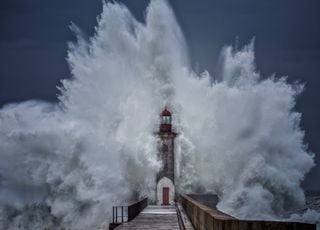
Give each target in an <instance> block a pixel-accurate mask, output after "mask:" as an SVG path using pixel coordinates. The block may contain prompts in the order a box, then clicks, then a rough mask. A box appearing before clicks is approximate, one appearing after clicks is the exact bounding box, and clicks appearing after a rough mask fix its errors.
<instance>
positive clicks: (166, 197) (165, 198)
mask: <svg viewBox="0 0 320 230" xmlns="http://www.w3.org/2000/svg"><path fill="white" fill-rule="evenodd" d="M162 191H163V192H162V194H163V195H162V196H163V197H162V202H163V205H168V204H169V188H168V187H164V188H163V190H162Z"/></svg>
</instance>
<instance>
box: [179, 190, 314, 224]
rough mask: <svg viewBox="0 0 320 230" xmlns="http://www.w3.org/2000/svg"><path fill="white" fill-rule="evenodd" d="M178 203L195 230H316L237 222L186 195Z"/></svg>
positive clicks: (250, 221) (273, 222)
mask: <svg viewBox="0 0 320 230" xmlns="http://www.w3.org/2000/svg"><path fill="white" fill-rule="evenodd" d="M179 202H180V203H181V205H182V207H183V208H184V210H185V211H186V213H187V215H188V217H189V219H190V221H191V222H192V224H193V226H194V228H195V229H200V230H202V229H206V230H216V229H219V230H244V229H245V230H254V229H259V230H270V229H275V230H276V229H286V230H298V229H299V230H300V229H301V230H316V225H315V224H306V223H297V222H286V221H262V220H260V221H259V220H239V219H236V218H234V217H232V216H229V215H227V214H226V213H223V212H221V211H219V210H217V209H213V208H210V207H208V206H205V205H203V204H200V203H199V202H197V201H195V200H193V199H192V198H191V197H189V196H187V195H181V194H180V196H179Z"/></svg>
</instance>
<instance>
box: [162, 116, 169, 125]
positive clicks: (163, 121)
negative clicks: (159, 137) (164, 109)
mask: <svg viewBox="0 0 320 230" xmlns="http://www.w3.org/2000/svg"><path fill="white" fill-rule="evenodd" d="M162 124H171V117H170V116H163V117H162Z"/></svg>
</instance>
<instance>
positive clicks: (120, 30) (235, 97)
mask: <svg viewBox="0 0 320 230" xmlns="http://www.w3.org/2000/svg"><path fill="white" fill-rule="evenodd" d="M71 28H72V30H73V31H75V33H76V34H77V38H78V40H77V42H76V43H70V44H69V51H68V57H67V61H68V63H69V65H70V72H71V79H69V80H64V81H63V84H62V87H61V89H60V90H61V94H60V96H59V103H57V104H50V103H46V102H41V101H28V102H23V103H18V104H11V105H5V106H4V107H3V108H2V109H1V110H0V127H1V128H0V158H1V160H0V188H1V190H0V204H1V206H2V207H3V208H2V210H1V213H2V214H1V218H0V227H1V228H4V229H6V228H8V229H10V228H11V229H15V228H16V227H17V226H20V227H22V228H32V229H42V228H43V226H48V227H51V228H56V227H57V226H59V225H60V226H67V227H70V228H71V229H95V228H99V227H100V226H102V225H106V224H107V223H108V222H109V221H110V220H111V214H112V213H111V211H112V205H117V204H126V203H128V202H130V201H132V200H134V199H137V198H139V197H143V196H148V197H149V198H150V200H153V199H154V196H155V176H156V173H157V171H158V170H159V168H160V167H161V163H160V162H159V161H158V159H157V149H156V142H157V140H156V137H155V135H154V132H155V130H156V129H157V125H158V124H159V120H158V119H159V117H158V116H159V113H160V111H161V109H163V107H164V106H165V105H168V106H170V108H172V110H173V116H174V126H175V129H176V131H177V132H178V133H179V136H178V139H177V142H176V157H177V160H176V164H177V165H176V171H177V172H176V175H177V178H176V183H177V189H178V190H179V191H181V192H195V191H204V192H216V193H217V194H218V195H219V197H220V199H221V202H220V203H219V205H218V207H219V208H220V209H222V210H224V211H226V212H228V213H230V214H232V215H235V216H237V217H241V218H260V219H261V218H263V219H270V218H277V219H279V218H282V217H283V216H284V214H285V211H287V210H288V209H291V208H294V207H299V206H301V205H302V204H303V203H304V199H305V198H304V194H303V190H302V189H301V187H300V183H301V181H302V180H303V178H304V176H305V174H306V173H307V172H308V171H309V170H310V169H311V167H312V166H313V165H314V162H313V154H312V153H310V152H309V151H308V150H307V147H306V145H305V144H304V142H303V138H304V132H303V130H302V129H301V127H300V119H301V115H300V114H299V113H297V112H295V111H294V106H295V99H296V97H297V96H298V95H299V94H300V93H301V91H302V88H303V87H302V86H301V85H298V84H294V85H290V84H288V83H287V82H286V79H285V78H275V77H269V78H264V79H262V77H261V76H260V74H259V73H258V71H257V70H256V67H255V63H254V48H253V47H254V42H253V41H252V42H251V43H250V44H249V45H247V46H245V47H244V48H242V49H240V50H234V48H232V47H231V46H226V47H225V48H223V51H222V53H221V66H218V67H217V68H219V69H220V70H221V71H219V72H220V75H219V76H215V77H214V79H219V80H218V81H215V80H213V77H212V76H210V74H209V73H208V72H206V71H205V72H204V73H202V74H200V75H197V74H196V73H195V72H193V71H192V69H191V67H190V65H189V58H188V52H187V47H186V44H185V40H184V37H183V35H182V32H181V29H180V27H179V25H178V23H177V22H176V19H175V16H174V13H173V11H172V9H171V8H170V7H169V5H168V3H167V2H166V1H163V0H154V1H151V2H150V4H149V6H148V8H147V10H146V17H145V22H138V21H137V20H136V19H135V18H134V17H133V16H132V14H131V13H130V12H129V10H128V9H127V8H126V7H125V6H124V5H121V4H118V3H111V2H108V3H104V5H103V12H102V13H101V15H100V17H99V19H98V25H97V27H96V31H95V35H94V36H93V37H92V38H90V39H89V40H85V39H84V38H82V36H81V33H80V31H81V30H80V29H79V28H77V26H76V25H74V24H73V25H72V26H71ZM30 213H36V214H35V215H30Z"/></svg>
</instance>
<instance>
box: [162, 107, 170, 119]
mask: <svg viewBox="0 0 320 230" xmlns="http://www.w3.org/2000/svg"><path fill="white" fill-rule="evenodd" d="M161 116H169V117H171V112H170V111H169V110H168V109H167V106H166V107H164V110H163V111H162V114H161Z"/></svg>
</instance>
